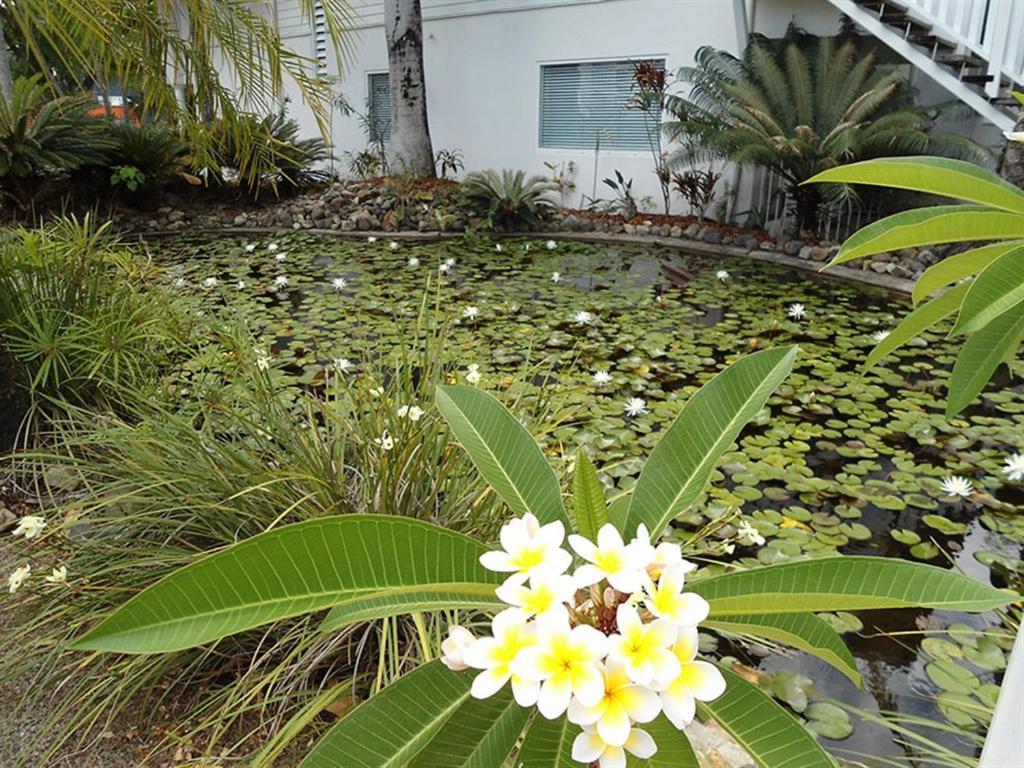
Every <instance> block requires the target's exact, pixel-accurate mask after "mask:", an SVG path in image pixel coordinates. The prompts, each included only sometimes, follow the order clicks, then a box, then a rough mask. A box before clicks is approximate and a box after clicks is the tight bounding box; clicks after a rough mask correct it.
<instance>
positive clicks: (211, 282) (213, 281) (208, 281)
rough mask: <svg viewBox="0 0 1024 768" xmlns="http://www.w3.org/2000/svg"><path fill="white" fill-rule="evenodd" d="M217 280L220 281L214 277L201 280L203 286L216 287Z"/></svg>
mask: <svg viewBox="0 0 1024 768" xmlns="http://www.w3.org/2000/svg"><path fill="white" fill-rule="evenodd" d="M219 282H220V281H219V280H218V279H217V278H216V277H208V278H206V279H205V280H203V288H207V289H209V288H216V287H217V283H219Z"/></svg>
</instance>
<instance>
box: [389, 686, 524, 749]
mask: <svg viewBox="0 0 1024 768" xmlns="http://www.w3.org/2000/svg"><path fill="white" fill-rule="evenodd" d="M531 711H532V710H531V709H527V708H526V707H521V706H519V705H518V704H516V702H515V700H514V699H513V698H512V691H511V689H510V688H509V687H508V686H506V687H505V688H503V689H501V690H500V691H498V693H496V694H495V695H494V696H491V697H490V698H487V699H473V698H469V699H466V700H465V701H464V702H463V703H462V706H460V707H459V708H458V709H457V710H456V711H455V714H453V715H452V716H451V718H449V720H448V721H447V722H446V723H445V724H444V725H443V726H442V727H441V730H440V731H438V732H437V734H436V735H435V736H434V738H433V739H431V741H430V743H429V744H428V745H427V746H426V748H425V749H424V750H423V751H422V752H420V753H419V754H418V755H416V757H415V758H414V759H413V760H412V761H411V762H410V763H409V768H437V766H439V765H443V766H445V767H446V768H494V766H497V765H502V764H504V762H505V758H507V757H508V755H509V752H511V751H512V748H513V747H514V746H515V744H516V740H517V739H518V738H519V734H520V733H522V730H523V726H525V725H526V721H527V720H529V719H530V712H531Z"/></svg>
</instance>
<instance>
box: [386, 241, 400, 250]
mask: <svg viewBox="0 0 1024 768" xmlns="http://www.w3.org/2000/svg"><path fill="white" fill-rule="evenodd" d="M398 247H399V246H398V241H397V240H392V241H391V242H390V243H388V248H390V249H391V250H392V251H397V250H398Z"/></svg>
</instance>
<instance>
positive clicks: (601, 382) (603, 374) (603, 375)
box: [591, 371, 612, 387]
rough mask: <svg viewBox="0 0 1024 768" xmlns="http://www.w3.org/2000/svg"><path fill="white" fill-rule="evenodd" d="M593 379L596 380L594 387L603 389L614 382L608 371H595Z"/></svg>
mask: <svg viewBox="0 0 1024 768" xmlns="http://www.w3.org/2000/svg"><path fill="white" fill-rule="evenodd" d="M591 378H592V379H593V380H594V385H595V386H598V387H603V386H605V385H606V384H610V383H611V381H612V375H611V374H610V373H608V371H594V375H593V376H591Z"/></svg>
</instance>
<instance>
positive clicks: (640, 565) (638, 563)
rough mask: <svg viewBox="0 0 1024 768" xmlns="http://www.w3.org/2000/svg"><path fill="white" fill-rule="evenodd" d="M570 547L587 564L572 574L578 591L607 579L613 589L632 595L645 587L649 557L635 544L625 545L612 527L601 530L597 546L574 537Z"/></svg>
mask: <svg viewBox="0 0 1024 768" xmlns="http://www.w3.org/2000/svg"><path fill="white" fill-rule="evenodd" d="M569 546H571V547H572V548H573V549H574V550H576V553H577V554H578V555H579V556H580V557H582V558H583V559H584V560H586V561H587V562H586V563H585V564H583V565H581V566H580V567H579V568H577V569H576V573H575V574H573V578H574V579H575V580H576V586H577V587H589V586H590V585H592V584H597V583H598V582H599V581H601V580H602V579H604V580H606V581H607V582H608V583H609V584H610V585H611V586H612V587H613V588H614V589H617V590H618V591H619V592H625V593H626V594H629V593H631V592H639V591H640V588H641V587H642V586H643V574H644V569H645V568H646V567H647V562H648V560H647V553H646V552H645V551H644V549H643V547H641V546H638V545H637V544H636V543H635V542H633V543H630V544H626V543H624V542H623V541H622V536H621V535H620V534H619V532H618V530H617V529H616V528H615V526H614V525H612V524H611V523H605V524H604V525H603V526H601V530H599V531H598V532H597V543H596V544H595V543H594V542H592V541H590V540H589V539H585V538H583V537H582V536H579V535H577V534H575V533H574V534H572V535H571V536H569Z"/></svg>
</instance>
